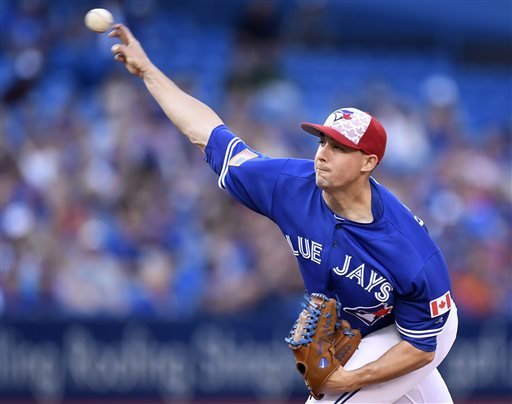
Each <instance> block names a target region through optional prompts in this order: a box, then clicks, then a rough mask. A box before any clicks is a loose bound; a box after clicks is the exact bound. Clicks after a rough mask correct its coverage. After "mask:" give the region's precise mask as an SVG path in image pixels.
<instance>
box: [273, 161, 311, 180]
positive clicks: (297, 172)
mask: <svg viewBox="0 0 512 404" xmlns="http://www.w3.org/2000/svg"><path fill="white" fill-rule="evenodd" d="M281 174H282V175H283V176H285V177H289V178H296V179H305V180H311V179H314V178H315V168H314V163H313V160H307V159H297V158H288V159H286V162H285V163H284V165H283V168H282V171H281Z"/></svg>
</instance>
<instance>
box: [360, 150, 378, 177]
mask: <svg viewBox="0 0 512 404" xmlns="http://www.w3.org/2000/svg"><path fill="white" fill-rule="evenodd" d="M378 162H379V159H378V158H377V156H376V155H375V154H364V155H363V161H362V166H361V171H362V172H365V173H367V172H372V171H373V169H374V168H375V167H376V166H377V163H378Z"/></svg>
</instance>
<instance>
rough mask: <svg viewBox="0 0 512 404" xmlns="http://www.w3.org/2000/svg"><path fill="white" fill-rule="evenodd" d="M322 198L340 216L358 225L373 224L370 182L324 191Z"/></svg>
mask: <svg viewBox="0 0 512 404" xmlns="http://www.w3.org/2000/svg"><path fill="white" fill-rule="evenodd" d="M322 197H323V198H324V201H325V203H326V204H327V206H329V208H330V209H331V210H332V211H333V212H334V213H336V214H337V215H338V216H341V217H344V218H345V219H348V220H351V221H353V222H358V223H372V222H373V213H372V190H371V185H370V183H369V182H365V183H364V184H362V185H361V184H359V185H354V186H351V187H348V188H346V189H336V190H329V191H327V190H323V191H322Z"/></svg>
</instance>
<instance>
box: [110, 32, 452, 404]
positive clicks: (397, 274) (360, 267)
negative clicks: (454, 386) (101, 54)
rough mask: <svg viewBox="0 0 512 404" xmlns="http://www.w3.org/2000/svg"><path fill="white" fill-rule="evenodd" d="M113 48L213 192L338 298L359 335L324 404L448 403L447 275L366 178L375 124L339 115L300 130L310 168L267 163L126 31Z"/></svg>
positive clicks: (373, 161) (377, 155)
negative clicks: (181, 138)
mask: <svg viewBox="0 0 512 404" xmlns="http://www.w3.org/2000/svg"><path fill="white" fill-rule="evenodd" d="M110 36H111V37H117V38H119V39H120V40H121V43H120V44H116V45H114V46H113V47H112V52H113V54H114V55H115V59H116V60H118V61H120V62H122V63H124V64H125V66H126V68H127V69H128V71H129V72H130V73H132V74H135V75H138V76H139V77H141V78H142V79H143V81H144V83H145V85H146V87H147V89H148V90H149V92H150V93H151V95H152V96H153V97H154V98H155V99H156V101H157V102H158V103H159V105H160V106H161V108H162V109H163V111H164V112H165V113H166V115H167V116H168V118H169V119H170V120H171V121H172V122H173V123H174V124H175V125H176V126H177V128H178V129H180V130H181V132H182V133H183V134H185V135H186V136H187V137H188V139H189V140H190V141H191V142H192V143H194V144H196V145H198V146H199V147H200V148H201V150H203V151H204V153H205V155H206V161H207V162H208V164H209V165H210V167H211V168H212V169H213V170H214V171H215V172H216V173H217V174H218V175H219V179H218V185H219V187H220V188H223V189H226V190H228V191H229V192H230V193H231V195H233V197H235V198H236V199H237V200H238V201H240V202H241V203H242V204H244V205H245V206H247V207H248V208H250V209H252V210H254V211H256V212H258V213H260V214H262V215H265V216H266V217H268V218H269V219H271V220H272V221H273V222H275V223H276V224H277V225H278V226H279V228H280V229H281V231H282V232H283V235H284V237H285V238H286V240H287V241H288V244H289V245H290V248H291V250H292V253H293V254H294V255H295V256H296V258H297V261H298V264H299V269H300V271H301V274H302V278H303V280H304V284H305V287H306V289H307V290H308V291H309V292H310V293H313V292H316V293H322V294H325V295H327V296H329V297H336V298H337V299H338V300H339V301H340V302H341V306H342V311H341V316H342V318H343V319H344V320H347V321H348V322H349V323H350V324H351V325H352V327H353V328H358V329H360V330H361V333H362V335H363V339H362V342H361V344H360V346H359V349H358V350H357V351H356V353H355V354H354V355H353V356H352V357H351V359H350V360H349V362H348V363H347V364H346V365H345V366H344V367H339V368H338V370H336V372H335V373H333V374H332V375H331V377H330V378H329V379H328V380H327V383H326V384H325V386H324V391H323V393H324V394H325V395H324V396H323V398H322V399H321V400H320V401H322V402H325V403H348V402H350V403H377V402H379V403H380V402H387V403H393V402H399V403H402V402H403V403H411V402H412V403H448V402H452V399H451V397H450V393H449V392H448V389H447V387H446V385H445V383H444V381H443V379H442V378H441V376H440V374H439V372H438V371H437V369H436V368H437V366H438V365H439V364H440V363H441V361H442V360H443V359H444V358H445V357H446V355H447V354H448V352H449V350H450V348H451V346H452V344H453V342H454V340H455V337H456V331H457V311H456V307H455V303H454V301H453V300H452V296H451V289H450V280H449V275H448V270H447V267H446V263H445V261H444V258H443V255H442V253H441V251H440V250H439V248H438V247H437V246H436V244H435V243H434V242H433V241H432V239H431V238H430V237H429V235H428V232H427V229H426V227H425V224H424V223H423V221H422V220H421V219H419V218H418V217H416V216H414V214H413V213H412V212H411V211H410V210H409V209H408V208H407V207H406V206H404V205H403V204H402V203H401V202H400V201H399V200H398V199H397V198H396V197H395V196H394V195H393V194H392V193H391V192H390V191H388V190H387V189H386V188H385V187H384V186H383V185H381V184H379V183H378V182H377V181H376V180H375V179H374V178H373V177H372V176H371V174H372V172H373V170H374V169H375V168H376V167H377V165H378V164H379V163H380V162H381V161H382V159H383V157H384V152H385V148H386V132H385V130H384V128H383V127H382V126H381V124H380V123H379V122H378V121H377V120H376V119H375V118H374V117H372V116H370V115H369V114H367V113H365V112H363V111H360V110H358V109H355V108H340V109H338V110H336V111H334V112H333V113H332V114H331V115H329V117H328V118H327V120H326V122H325V123H324V124H323V125H322V124H312V123H303V124H302V128H303V129H304V130H305V131H306V132H309V133H311V134H313V135H315V136H317V137H318V140H319V145H318V150H317V152H316V155H315V158H314V161H312V160H300V159H292V158H288V159H274V158H269V157H267V156H264V155H262V154H261V153H259V152H257V151H256V150H253V149H251V148H250V147H249V146H248V145H246V144H245V143H244V141H243V140H242V139H240V138H239V137H238V136H236V135H235V134H233V133H232V132H231V131H230V130H229V129H228V128H227V127H226V126H225V125H224V124H223V122H222V120H221V119H220V118H219V116H218V115H217V114H216V113H215V112H214V111H212V110H211V109H210V108H209V107H208V106H206V105H205V104H203V103H201V102H200V101H198V100H197V99H195V98H193V97H191V96H190V95H188V94H186V93H184V92H183V91H182V90H181V89H180V88H179V87H178V86H176V84H174V83H173V82H172V81H171V80H170V79H169V78H167V77H166V76H165V75H164V74H163V73H162V72H161V71H160V70H159V69H158V68H157V67H155V66H154V65H153V64H152V63H151V61H150V60H149V58H148V57H147V56H146V54H145V52H144V50H143V49H142V47H141V45H140V44H139V42H138V41H137V40H136V39H135V38H134V37H133V35H132V34H131V32H130V31H129V30H128V28H127V27H126V26H124V25H122V24H116V25H114V29H113V31H112V32H111V33H110ZM411 153H414V150H411ZM314 401H317V400H315V399H313V398H312V397H310V398H309V399H308V402H314Z"/></svg>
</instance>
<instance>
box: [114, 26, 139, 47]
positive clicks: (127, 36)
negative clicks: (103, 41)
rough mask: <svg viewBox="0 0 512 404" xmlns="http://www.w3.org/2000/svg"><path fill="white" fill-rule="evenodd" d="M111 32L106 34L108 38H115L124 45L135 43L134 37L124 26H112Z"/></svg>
mask: <svg viewBox="0 0 512 404" xmlns="http://www.w3.org/2000/svg"><path fill="white" fill-rule="evenodd" d="M112 28H113V30H112V32H110V34H108V36H109V37H111V38H113V37H117V38H119V39H120V40H121V42H123V43H124V44H125V45H129V44H130V43H132V42H134V41H135V37H134V36H133V34H132V32H131V31H130V29H129V28H128V27H127V26H126V25H124V24H114V25H113V27H112Z"/></svg>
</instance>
